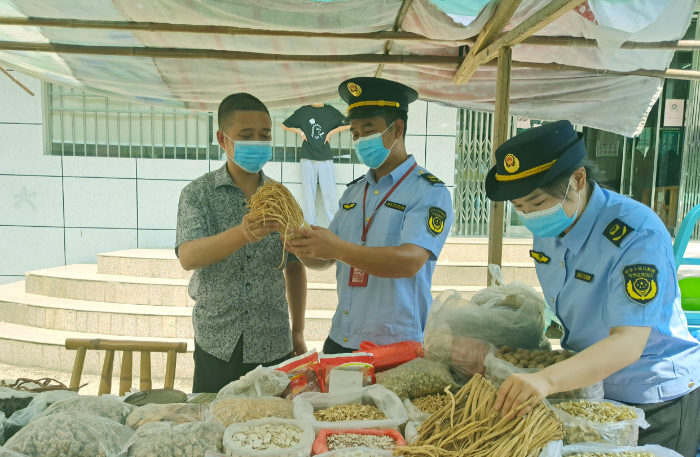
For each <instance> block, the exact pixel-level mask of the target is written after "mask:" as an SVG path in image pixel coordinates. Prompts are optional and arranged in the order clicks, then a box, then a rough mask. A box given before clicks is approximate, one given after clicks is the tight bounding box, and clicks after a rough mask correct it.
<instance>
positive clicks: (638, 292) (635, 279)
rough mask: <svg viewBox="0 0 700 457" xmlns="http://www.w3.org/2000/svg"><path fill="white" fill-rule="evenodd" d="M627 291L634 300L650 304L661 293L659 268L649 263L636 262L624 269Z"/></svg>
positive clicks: (623, 276) (623, 277) (623, 275)
mask: <svg viewBox="0 0 700 457" xmlns="http://www.w3.org/2000/svg"><path fill="white" fill-rule="evenodd" d="M621 273H622V279H623V282H624V287H625V293H626V294H627V296H628V297H629V298H630V300H632V301H633V302H636V303H639V304H640V305H648V304H649V303H651V302H652V301H653V300H654V299H655V298H656V296H657V295H658V293H659V285H658V276H659V269H658V268H656V265H652V264H649V263H635V264H634V265H627V266H625V267H624V268H623V269H622V271H621Z"/></svg>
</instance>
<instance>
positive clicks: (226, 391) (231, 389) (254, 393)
mask: <svg viewBox="0 0 700 457" xmlns="http://www.w3.org/2000/svg"><path fill="white" fill-rule="evenodd" d="M288 385H289V378H288V377H287V374H286V373H283V372H281V371H277V370H273V369H272V368H266V367H263V366H259V367H257V368H256V369H255V370H253V371H251V372H250V373H248V374H246V375H245V376H241V378H240V379H238V380H237V381H233V382H232V383H230V384H228V385H226V386H224V387H223V388H222V389H221V390H220V391H219V393H218V394H217V395H216V398H226V397H279V396H280V395H282V392H284V389H286V388H287V386H288Z"/></svg>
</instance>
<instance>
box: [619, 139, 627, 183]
mask: <svg viewBox="0 0 700 457" xmlns="http://www.w3.org/2000/svg"><path fill="white" fill-rule="evenodd" d="M626 157H627V137H626V136H623V137H622V173H621V174H620V195H625V165H627V164H626V163H625V158H626Z"/></svg>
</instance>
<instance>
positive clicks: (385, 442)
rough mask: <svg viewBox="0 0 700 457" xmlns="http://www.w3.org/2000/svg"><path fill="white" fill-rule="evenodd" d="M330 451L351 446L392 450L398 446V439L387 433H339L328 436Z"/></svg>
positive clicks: (327, 442)
mask: <svg viewBox="0 0 700 457" xmlns="http://www.w3.org/2000/svg"><path fill="white" fill-rule="evenodd" d="M326 446H328V450H329V451H334V450H336V449H345V448H349V447H371V448H374V449H384V450H386V451H391V450H393V449H394V448H395V447H396V441H395V440H394V439H393V438H392V437H390V436H386V435H362V434H359V433H338V434H335V435H329V436H328V438H326Z"/></svg>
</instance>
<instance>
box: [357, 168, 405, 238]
mask: <svg viewBox="0 0 700 457" xmlns="http://www.w3.org/2000/svg"><path fill="white" fill-rule="evenodd" d="M417 165H418V164H417V163H414V164H413V166H412V167H411V168H409V169H408V171H407V172H406V173H405V174H404V175H403V176H402V177H401V179H399V180H398V182H397V183H396V184H394V187H392V188H391V190H389V192H388V193H387V194H386V195H385V196H384V198H383V199H382V201H381V202H379V204H378V205H377V207H376V208H374V211H373V212H372V216H371V217H370V218H369V219H367V216H366V215H365V207H366V204H367V189H369V183H367V184H365V197H364V198H363V199H362V245H363V246H364V244H365V243H366V242H367V232H369V226H370V225H372V221H373V220H374V215H375V214H377V210H378V209H379V208H381V206H382V205H383V204H384V202H386V201H387V199H388V198H389V197H390V196H391V194H393V193H394V191H395V190H396V188H397V187H399V184H401V183H402V182H403V180H404V179H406V178H407V177H408V175H409V174H410V173H411V172H412V171H413V169H414V168H416V166H417ZM365 222H366V223H367V224H366V225H365Z"/></svg>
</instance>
